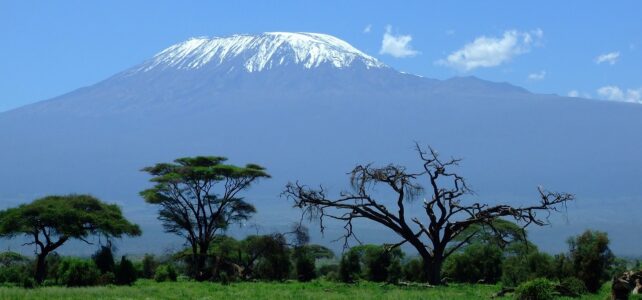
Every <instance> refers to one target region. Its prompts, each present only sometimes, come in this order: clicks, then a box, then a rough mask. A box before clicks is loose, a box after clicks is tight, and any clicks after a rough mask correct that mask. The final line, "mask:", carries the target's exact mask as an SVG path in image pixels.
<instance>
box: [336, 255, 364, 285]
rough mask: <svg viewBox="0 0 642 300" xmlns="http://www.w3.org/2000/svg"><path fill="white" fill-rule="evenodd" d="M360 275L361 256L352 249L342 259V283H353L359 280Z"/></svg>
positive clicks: (340, 276)
mask: <svg viewBox="0 0 642 300" xmlns="http://www.w3.org/2000/svg"><path fill="white" fill-rule="evenodd" d="M360 273H361V263H360V261H359V254H358V253H357V252H356V251H352V249H351V250H350V251H348V253H346V254H344V255H343V257H342V258H341V263H339V279H340V280H341V281H342V282H346V283H353V282H355V281H357V279H359V274H360Z"/></svg>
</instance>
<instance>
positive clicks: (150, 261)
mask: <svg viewBox="0 0 642 300" xmlns="http://www.w3.org/2000/svg"><path fill="white" fill-rule="evenodd" d="M142 264H143V266H142V272H141V273H142V274H141V275H142V277H143V278H147V279H150V278H154V273H155V272H156V268H157V267H158V262H157V261H156V259H155V258H154V255H153V254H148V253H146V254H145V256H144V257H143V262H142Z"/></svg>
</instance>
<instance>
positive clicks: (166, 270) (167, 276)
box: [154, 265, 177, 282]
mask: <svg viewBox="0 0 642 300" xmlns="http://www.w3.org/2000/svg"><path fill="white" fill-rule="evenodd" d="M176 277H177V275H176V270H174V267H173V266H172V265H160V266H158V268H156V274H155V275H154V280H156V282H164V281H176Z"/></svg>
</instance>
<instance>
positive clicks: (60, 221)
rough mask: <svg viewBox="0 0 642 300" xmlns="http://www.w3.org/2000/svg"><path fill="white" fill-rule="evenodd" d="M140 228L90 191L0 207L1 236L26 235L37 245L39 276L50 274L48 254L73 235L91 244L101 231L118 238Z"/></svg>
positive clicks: (112, 205) (138, 230) (40, 277)
mask: <svg viewBox="0 0 642 300" xmlns="http://www.w3.org/2000/svg"><path fill="white" fill-rule="evenodd" d="M140 234H141V231H140V228H139V227H138V225H136V224H132V223H130V222H129V221H127V220H126V219H125V217H123V214H122V212H121V211H120V208H119V207H118V206H117V205H115V204H106V203H103V202H101V201H100V200H98V199H96V198H94V197H92V196H89V195H67V196H48V197H44V198H40V199H37V200H35V201H33V202H31V203H29V204H22V205H20V206H18V207H15V208H9V209H7V210H3V211H0V236H5V237H14V236H18V235H24V236H26V237H28V238H30V239H33V241H32V242H29V243H26V244H25V245H36V247H37V250H36V255H37V260H36V273H35V276H34V277H35V280H36V282H38V283H42V282H43V281H44V279H45V277H46V275H47V264H46V263H47V261H46V258H47V255H48V254H49V253H51V252H52V251H54V250H56V249H57V248H58V247H60V246H62V245H63V244H64V243H65V242H66V241H68V240H70V239H78V240H81V241H84V242H86V243H88V244H91V243H90V242H89V241H88V240H87V238H88V237H89V236H91V235H101V236H104V237H107V238H112V237H115V238H118V237H121V236H123V235H129V236H138V235H140Z"/></svg>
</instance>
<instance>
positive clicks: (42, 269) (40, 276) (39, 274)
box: [35, 252, 48, 284]
mask: <svg viewBox="0 0 642 300" xmlns="http://www.w3.org/2000/svg"><path fill="white" fill-rule="evenodd" d="M47 254H48V253H47V252H41V253H39V254H38V259H37V260H36V274H35V279H36V282H37V283H38V284H42V283H43V282H44V281H45V278H46V277H47V260H46V258H47Z"/></svg>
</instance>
